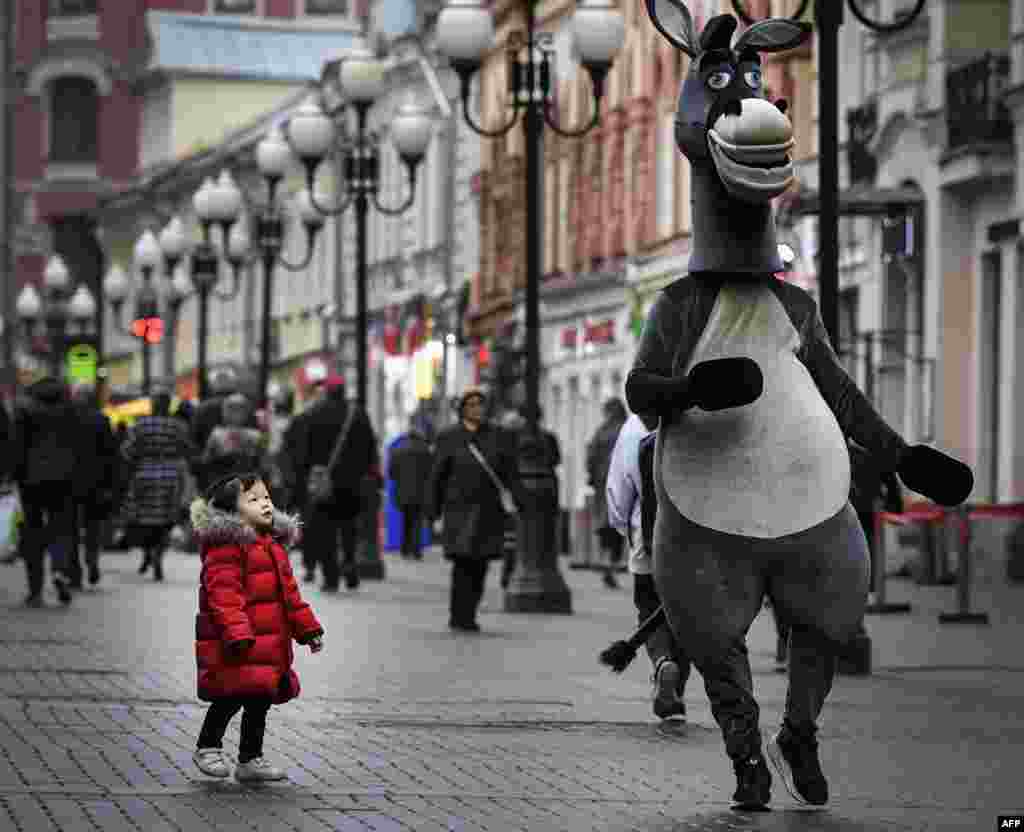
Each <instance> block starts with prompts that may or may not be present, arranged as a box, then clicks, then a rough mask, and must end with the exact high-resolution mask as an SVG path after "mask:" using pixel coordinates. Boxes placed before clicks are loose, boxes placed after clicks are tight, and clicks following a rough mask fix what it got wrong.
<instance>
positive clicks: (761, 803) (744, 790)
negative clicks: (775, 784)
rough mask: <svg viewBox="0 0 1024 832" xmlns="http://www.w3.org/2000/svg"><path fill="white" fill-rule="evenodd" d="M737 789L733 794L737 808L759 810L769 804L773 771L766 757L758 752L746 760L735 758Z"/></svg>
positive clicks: (734, 767)
mask: <svg viewBox="0 0 1024 832" xmlns="http://www.w3.org/2000/svg"><path fill="white" fill-rule="evenodd" d="M732 768H733V771H735V772H736V791H735V793H734V794H733V796H732V799H733V803H734V804H735V808H737V809H746V810H749V811H757V810H759V809H764V808H766V807H767V806H768V803H769V801H771V799H772V773H771V772H770V771H768V764H767V763H766V762H765V761H764V757H763V756H761V755H760V754H758V755H757V756H756V757H750V758H748V759H746V760H734V761H733V764H732Z"/></svg>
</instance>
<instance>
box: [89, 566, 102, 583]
mask: <svg viewBox="0 0 1024 832" xmlns="http://www.w3.org/2000/svg"><path fill="white" fill-rule="evenodd" d="M99 582H100V568H99V567H98V566H90V567H89V586H96V584H98V583H99Z"/></svg>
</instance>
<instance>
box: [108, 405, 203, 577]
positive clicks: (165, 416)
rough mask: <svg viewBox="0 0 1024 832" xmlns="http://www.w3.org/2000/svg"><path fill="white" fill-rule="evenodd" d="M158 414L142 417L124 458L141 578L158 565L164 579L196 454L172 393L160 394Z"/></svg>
mask: <svg viewBox="0 0 1024 832" xmlns="http://www.w3.org/2000/svg"><path fill="white" fill-rule="evenodd" d="M152 401H153V415H152V416H140V417H139V419H138V420H137V421H136V422H135V425H134V426H133V427H132V428H131V430H130V431H129V432H128V437H127V439H126V440H125V443H124V446H123V447H122V448H121V454H122V456H123V457H124V459H125V461H126V462H127V463H128V466H129V470H130V471H131V479H130V484H129V486H128V490H127V493H126V494H125V501H124V505H123V506H122V518H123V524H124V526H125V527H126V529H127V531H128V536H129V539H131V540H134V541H137V542H138V544H140V545H141V546H142V548H143V553H144V557H143V560H142V565H141V566H140V567H139V573H140V574H145V572H146V570H147V569H148V568H149V567H150V565H152V566H153V577H154V578H155V579H156V580H158V581H162V580H163V579H164V570H163V553H164V551H165V550H166V548H167V540H168V538H169V536H170V532H171V529H172V528H174V524H175V523H177V522H178V520H179V518H180V517H181V508H182V500H183V499H184V488H185V481H184V476H183V472H184V466H183V465H182V463H183V462H185V461H188V460H190V459H191V457H192V456H193V455H194V452H195V449H194V447H193V445H192V443H191V441H190V440H189V436H188V427H187V426H186V425H185V423H184V422H183V421H182V420H181V419H178V418H175V417H174V416H171V415H170V410H171V394H170V392H168V391H165V390H161V391H159V392H157V393H154V394H153V396H152Z"/></svg>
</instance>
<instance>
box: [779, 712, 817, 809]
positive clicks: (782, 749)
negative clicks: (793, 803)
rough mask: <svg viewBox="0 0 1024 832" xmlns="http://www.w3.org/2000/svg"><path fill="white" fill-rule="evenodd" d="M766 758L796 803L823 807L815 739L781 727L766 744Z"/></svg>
mask: <svg viewBox="0 0 1024 832" xmlns="http://www.w3.org/2000/svg"><path fill="white" fill-rule="evenodd" d="M768 759H769V760H771V761H772V765H773V766H774V767H775V770H776V771H777V772H778V773H779V776H780V777H781V778H782V782H783V783H784V784H785V785H786V790H787V791H788V792H789V793H790V794H791V795H793V797H794V798H795V799H796V800H798V801H799V802H800V803H804V804H807V805H809V806H824V805H825V804H826V803H828V782H827V781H826V780H825V775H824V774H823V773H822V771H821V763H820V762H819V761H818V741H817V740H816V739H814V738H813V737H798V736H797V735H795V734H793V733H792V732H790V731H788V730H787V729H786V728H783V729H782V730H781V731H779V733H778V734H776V735H775V737H774V738H773V739H772V740H771V742H769V743H768Z"/></svg>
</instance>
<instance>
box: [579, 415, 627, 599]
mask: <svg viewBox="0 0 1024 832" xmlns="http://www.w3.org/2000/svg"><path fill="white" fill-rule="evenodd" d="M603 410H604V421H603V422H602V423H601V425H600V426H599V427H598V429H597V431H596V432H595V433H594V435H593V437H591V439H590V442H589V443H587V484H588V485H590V487H591V488H593V489H594V493H595V494H597V499H596V500H595V502H594V514H593V517H594V528H595V530H596V531H597V539H598V542H599V543H600V544H601V551H602V553H603V554H604V555H605V558H606V561H605V563H606V568H605V573H604V584H605V586H607V587H608V588H609V589H615V588H617V587H618V582H617V581H616V580H615V569H616V567H617V566H618V565H619V561H620V560H622V537H621V536H620V535H619V533H618V532H617V531H615V529H614V528H612V526H611V524H610V523H609V522H608V501H607V500H606V499H605V496H604V495H605V493H606V489H607V487H608V469H609V467H610V466H611V462H612V451H613V450H614V448H615V440H616V439H618V438H619V431H620V430H622V426H623V425H624V424H625V423H626V417H627V416H628V414H627V413H626V406H625V405H624V404H623V403H622V400H621V399H608V400H607V401H606V402H605V403H604V408H603Z"/></svg>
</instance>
